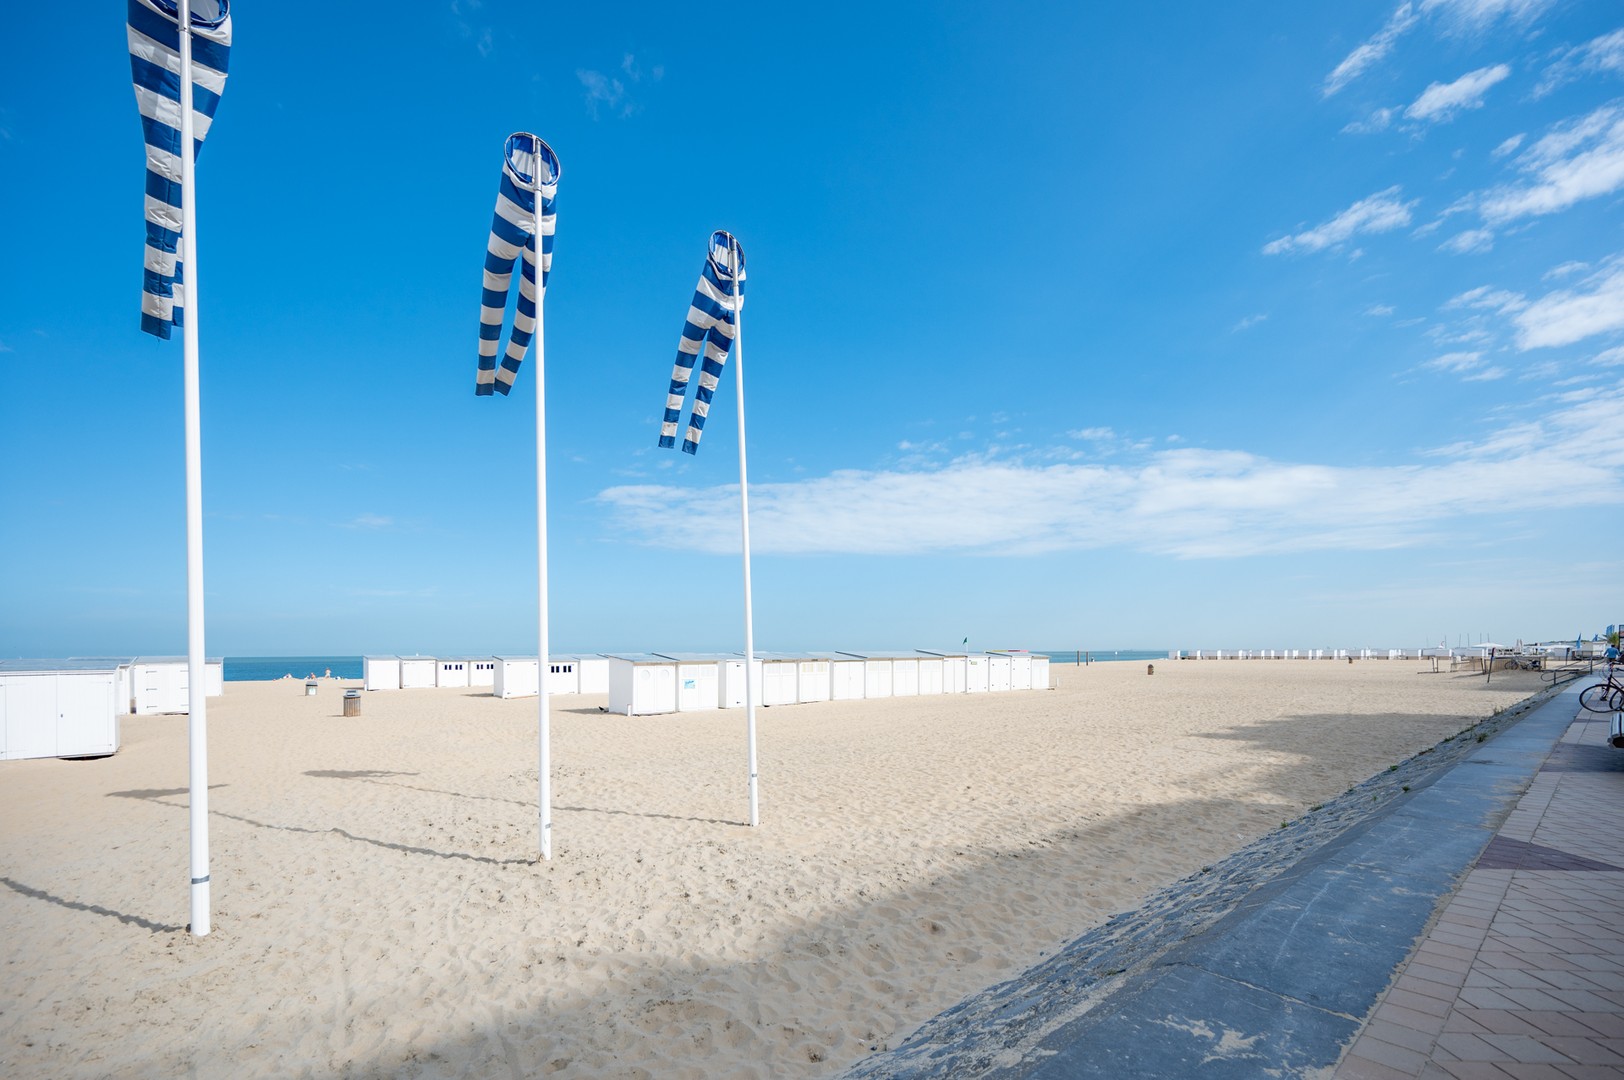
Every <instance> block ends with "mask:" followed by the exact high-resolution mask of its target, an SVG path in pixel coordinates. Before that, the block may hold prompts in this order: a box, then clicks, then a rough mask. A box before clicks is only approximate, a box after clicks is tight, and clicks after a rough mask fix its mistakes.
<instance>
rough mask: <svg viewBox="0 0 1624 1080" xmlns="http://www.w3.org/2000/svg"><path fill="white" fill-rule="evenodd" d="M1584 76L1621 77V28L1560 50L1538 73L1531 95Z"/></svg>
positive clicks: (1623, 55)
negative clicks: (1558, 54) (1537, 83)
mask: <svg viewBox="0 0 1624 1080" xmlns="http://www.w3.org/2000/svg"><path fill="white" fill-rule="evenodd" d="M1586 75H1618V76H1624V28H1621V29H1618V30H1614V31H1613V32H1612V33H1610V34H1603V35H1602V36H1601V37H1598V38H1592V39H1591V40H1589V41H1587V42H1585V43H1584V44H1583V45H1579V46H1577V47H1575V48H1572V49H1568V50H1567V51H1565V52H1563V53H1562V54H1561V55H1560V56H1558V57H1557V58H1556V60H1554V61H1553V62H1552V63H1551V65H1550V66H1549V67H1547V68H1546V69H1545V72H1544V74H1543V75H1541V76H1540V80H1539V85H1537V86H1535V87H1534V97H1536V98H1541V97H1544V96H1545V95H1546V94H1549V93H1550V92H1551V91H1553V90H1556V89H1557V88H1558V87H1561V86H1564V85H1566V84H1567V83H1570V82H1575V81H1577V80H1579V79H1581V78H1584V77H1585V76H1586Z"/></svg>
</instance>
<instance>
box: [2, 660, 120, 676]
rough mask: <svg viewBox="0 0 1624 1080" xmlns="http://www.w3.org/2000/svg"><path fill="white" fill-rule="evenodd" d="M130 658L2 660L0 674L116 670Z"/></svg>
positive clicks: (50, 673)
mask: <svg viewBox="0 0 1624 1080" xmlns="http://www.w3.org/2000/svg"><path fill="white" fill-rule="evenodd" d="M127 663H129V661H128V660H114V659H111V658H108V657H99V656H92V657H78V658H75V659H69V660H60V659H49V660H0V675H60V674H66V673H70V672H76V671H116V670H118V669H119V668H120V667H122V666H123V665H124V664H127Z"/></svg>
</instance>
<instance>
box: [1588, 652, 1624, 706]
mask: <svg viewBox="0 0 1624 1080" xmlns="http://www.w3.org/2000/svg"><path fill="white" fill-rule="evenodd" d="M1617 671H1618V666H1617V665H1615V664H1608V665H1607V681H1606V682H1599V683H1597V684H1596V685H1595V686H1590V687H1586V688H1585V690H1584V692H1583V693H1581V694H1580V695H1579V705H1580V707H1581V708H1584V709H1588V710H1589V711H1590V712H1624V680H1620V679H1619V677H1618V675H1617V674H1616V672H1617Z"/></svg>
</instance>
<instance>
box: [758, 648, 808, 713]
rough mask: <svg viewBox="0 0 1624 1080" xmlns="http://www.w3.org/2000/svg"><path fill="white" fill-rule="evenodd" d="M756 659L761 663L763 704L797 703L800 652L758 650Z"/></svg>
mask: <svg viewBox="0 0 1624 1080" xmlns="http://www.w3.org/2000/svg"><path fill="white" fill-rule="evenodd" d="M756 659H757V660H758V661H760V663H761V704H762V705H768V706H772V705H793V704H795V702H796V701H797V700H798V693H799V691H798V689H797V683H798V680H799V678H800V660H801V658H800V656H799V654H797V653H781V652H762V651H760V650H757V652H756Z"/></svg>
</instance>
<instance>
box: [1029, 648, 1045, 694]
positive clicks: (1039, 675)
mask: <svg viewBox="0 0 1624 1080" xmlns="http://www.w3.org/2000/svg"><path fill="white" fill-rule="evenodd" d="M1032 689H1034V690H1047V689H1049V658H1048V657H1047V656H1039V655H1038V654H1037V653H1033V654H1032Z"/></svg>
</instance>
